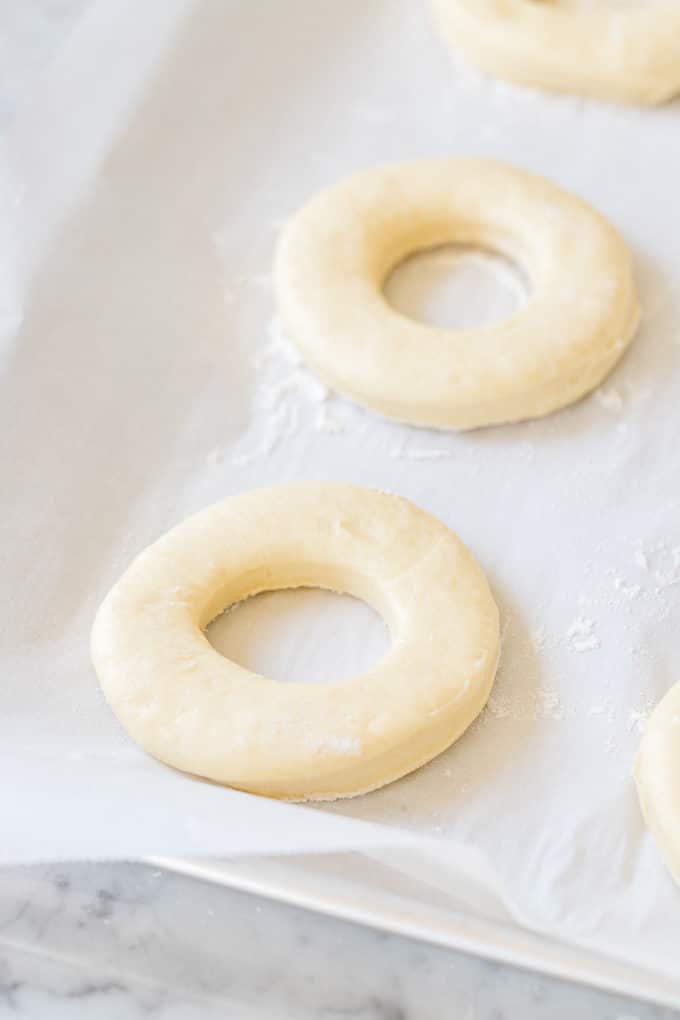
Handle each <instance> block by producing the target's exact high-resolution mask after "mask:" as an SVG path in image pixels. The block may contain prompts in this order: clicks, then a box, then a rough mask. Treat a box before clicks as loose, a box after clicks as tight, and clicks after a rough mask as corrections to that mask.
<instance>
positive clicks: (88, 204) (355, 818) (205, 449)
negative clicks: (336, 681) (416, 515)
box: [0, 2, 680, 977]
mask: <svg viewBox="0 0 680 1020" xmlns="http://www.w3.org/2000/svg"><path fill="white" fill-rule="evenodd" d="M265 6H266V17H265V16H264V14H263V9H264V7H265ZM104 69H105V70H104ZM677 118H678V108H677V104H676V105H675V106H671V107H668V108H666V109H664V110H659V111H649V110H631V109H623V108H622V109H617V108H612V107H607V106H604V105H600V104H596V103H587V102H582V101H580V100H575V99H570V98H556V97H550V98H543V97H537V96H535V95H533V94H531V93H527V92H521V91H519V90H515V89H511V88H509V87H505V86H502V85H497V84H494V83H490V82H484V81H480V80H477V79H476V78H474V76H471V75H468V74H464V75H461V74H460V73H457V72H456V71H455V70H454V69H453V68H452V66H451V64H450V62H449V60H448V58H447V55H446V53H445V51H444V50H443V48H442V47H441V46H440V44H439V42H438V40H437V39H436V38H435V37H434V35H433V33H432V30H431V27H430V25H429V24H428V22H427V19H426V18H425V16H424V14H423V12H422V11H421V9H420V8H419V7H418V6H417V5H414V4H398V3H396V2H389V3H388V2H385V3H373V4H371V5H363V4H358V3H357V4H349V5H347V4H346V5H343V6H342V7H338V6H337V5H333V4H331V3H321V4H316V5H313V6H312V5H309V4H307V3H302V2H300V3H289V4H287V5H285V8H284V5H279V4H275V3H271V4H267V5H263V6H262V7H260V6H258V7H255V8H254V7H253V6H252V5H246V4H236V3H233V4H227V3H221V4H218V3H210V2H204V3H188V2H187V3H179V2H176V3H165V4H160V3H159V4H154V3H149V4H147V5H145V8H144V17H143V18H142V17H140V12H139V9H138V5H133V4H125V3H123V4H119V5H116V7H115V9H114V7H113V6H112V5H107V4H101V5H95V6H94V7H93V9H92V10H91V11H90V13H89V15H88V18H87V20H86V21H85V22H83V23H82V24H81V25H79V27H78V28H77V30H76V33H75V35H74V36H73V38H72V40H71V42H70V44H69V46H68V47H67V48H66V49H65V50H64V51H63V52H62V53H61V54H60V57H59V59H58V61H57V63H56V64H55V65H54V66H53V67H52V69H51V70H50V74H49V76H48V78H47V79H46V80H45V82H44V85H43V87H42V89H41V90H39V91H38V93H36V95H35V98H34V100H33V102H32V103H31V105H30V106H29V107H28V108H25V109H24V110H23V111H22V112H21V114H20V116H18V117H17V118H16V123H15V125H14V129H13V132H12V133H11V134H10V136H9V139H8V145H7V150H6V153H5V157H6V158H5V161H4V163H3V172H2V188H3V190H2V193H1V195H0V203H1V204H2V209H3V215H2V217H1V218H0V219H1V222H2V226H1V227H0V230H2V235H1V237H0V239H1V241H2V244H1V246H0V274H1V276H0V278H1V279H2V281H3V291H2V308H0V315H1V319H0V321H1V322H2V326H3V334H2V378H1V380H0V391H1V392H0V419H1V420H0V430H1V431H0V434H2V436H3V453H2V457H3V463H2V471H3V474H2V478H3V487H2V499H3V508H2V520H3V527H4V529H5V532H6V536H7V540H6V541H4V542H3V557H4V560H5V562H4V563H3V569H2V574H1V581H0V585H1V586H2V594H3V612H2V624H1V625H2V654H3V675H4V676H5V677H6V683H5V685H3V691H2V695H1V696H2V713H1V715H0V747H1V748H2V755H3V758H4V759H5V762H6V767H5V769H4V770H3V779H2V781H1V782H2V786H1V787H0V790H1V793H0V797H1V802H0V806H1V809H2V813H3V818H4V819H5V823H6V826H7V828H6V831H7V835H8V838H7V839H6V840H3V842H2V846H1V848H0V853H2V855H3V859H4V860H8V861H9V860H24V859H31V858H32V859H35V858H36V857H39V856H70V857H74V856H118V855H125V856H132V855H138V854H142V853H149V852H153V853H164V854H171V853H184V854H189V853H206V854H213V855H218V854H220V855H223V854H227V853H232V852H233V853H236V852H243V851H245V850H253V849H255V850H270V851H272V850H277V851H278V850H289V849H307V848H316V849H318V848H331V847H333V848H335V847H343V846H348V845H352V846H364V847H366V846H371V845H374V844H377V843H382V844H384V845H388V844H389V845H392V844H399V843H400V842H401V843H404V842H405V840H406V837H405V836H404V835H403V834H404V833H411V834H413V835H414V836H416V837H418V838H421V837H423V836H424V837H427V838H428V840H429V842H428V843H427V844H426V843H425V842H423V843H422V853H421V852H420V851H419V852H418V853H419V856H416V857H414V858H413V860H414V861H415V862H416V864H415V865H414V866H417V862H418V861H423V862H426V863H425V867H426V874H427V876H428V878H429V880H430V881H431V882H432V883H433V884H435V885H436V884H437V883H440V884H441V886H442V888H447V889H448V888H450V887H454V888H455V875H456V873H457V870H458V864H459V862H460V860H461V857H462V859H463V860H464V861H465V862H466V867H467V866H468V862H469V859H470V858H469V855H467V854H462V851H461V846H467V847H472V848H474V849H475V851H476V852H477V853H478V854H479V858H475V861H476V868H477V871H478V873H479V874H481V875H483V876H484V875H489V876H492V877H491V878H490V882H491V883H492V884H496V883H497V884H498V887H499V888H500V891H501V895H502V899H503V901H504V903H505V906H506V908H507V909H508V910H509V911H510V913H511V914H512V915H513V916H516V917H518V918H520V919H521V920H523V921H525V922H527V923H528V924H530V925H531V926H534V927H537V928H539V929H542V930H549V931H552V932H555V933H559V934H560V935H561V936H563V937H565V938H568V939H569V940H571V941H574V942H577V943H579V944H582V945H590V946H595V947H598V948H600V949H601V950H603V951H605V952H608V953H611V954H612V955H615V956H618V957H620V958H623V959H629V960H631V961H636V962H638V963H641V964H645V965H647V966H648V967H649V968H651V969H653V970H655V971H656V972H657V973H659V974H665V975H666V976H668V977H674V976H677V949H676V942H677V940H676V939H675V935H676V932H677V926H678V918H679V917H680V902H679V900H678V894H677V891H676V890H675V888H674V887H673V885H672V883H671V882H670V880H669V879H668V878H667V876H666V875H665V873H664V871H663V868H662V866H661V864H660V862H659V861H658V858H657V855H656V852H655V850H654V847H653V846H652V844H651V840H650V838H649V836H648V835H647V834H646V833H645V831H644V829H643V826H642V824H641V821H640V817H639V812H638V808H637V802H636V797H635V793H634V789H633V786H632V783H631V780H630V776H629V771H630V765H631V761H632V756H633V754H634V751H635V748H636V746H637V743H638V740H639V733H638V732H637V728H638V723H639V722H640V720H641V718H642V716H643V715H644V713H645V712H646V710H647V708H648V706H649V704H650V703H653V702H654V701H656V700H657V699H658V697H660V695H661V694H662V693H663V692H664V691H665V690H666V689H667V688H668V686H669V685H670V684H671V683H672V682H673V681H674V679H675V676H674V659H673V652H674V645H676V642H674V640H673V639H674V631H675V619H677V610H678V585H677V584H676V582H678V581H680V555H679V554H678V553H677V552H676V551H675V550H677V549H678V547H680V525H678V523H677V521H678V514H677V509H678V506H679V505H680V492H679V491H678V481H677V479H678V468H679V467H680V464H679V463H678V461H679V460H680V456H679V455H678V452H677V442H676V438H675V434H676V424H675V414H674V412H675V413H677V410H676V409H677V406H678V397H679V396H680V375H679V370H680V366H679V364H678V355H679V353H680V348H679V346H678V336H679V335H680V330H679V327H680V301H679V299H678V293H677V290H676V282H675V279H674V274H675V272H676V271H677V270H676V267H677V265H678V261H679V259H678V256H679V255H680V240H679V238H678V235H677V232H676V231H675V229H674V227H673V222H672V216H673V209H674V200H675V188H676V180H677V167H678V159H679V157H680V134H679V133H678V130H677ZM424 154H425V155H426V154H461V155H462V154H465V155H469V154H476V155H490V156H498V157H501V158H505V159H510V160H513V161H515V162H517V163H519V164H521V165H524V166H526V167H528V168H530V169H533V170H537V171H539V172H543V173H545V174H547V175H549V176H550V177H552V178H553V179H555V180H557V181H558V182H560V183H562V184H564V185H565V186H567V187H569V188H571V189H573V190H575V191H577V192H579V193H580V194H581V195H583V196H584V197H586V198H588V199H589V200H591V201H592V202H594V203H595V204H596V205H597V206H598V207H599V208H600V209H601V210H602V211H603V212H605V213H606V214H607V215H609V216H610V217H611V218H612V219H613V220H614V222H615V223H617V225H618V226H619V227H620V228H621V229H622V231H623V233H624V235H625V236H626V238H627V240H628V241H629V243H630V244H631V246H632V247H633V249H634V252H635V257H636V263H637V267H638V278H639V282H640V286H641V291H642V296H643V301H644V304H645V307H646V311H647V316H646V322H645V325H644V328H643V330H642V332H641V334H640V337H639V339H638V341H637V343H636V345H635V347H634V349H633V350H632V351H631V353H630V354H629V355H628V357H627V358H626V360H625V362H624V363H623V365H622V366H621V367H620V368H619V369H618V370H617V372H616V373H615V375H614V377H613V378H612V380H611V381H610V382H609V383H608V384H607V386H606V387H605V389H604V391H603V393H601V394H600V396H599V398H598V397H597V396H595V397H593V398H590V399H588V400H587V401H584V402H582V403H581V404H579V405H578V406H577V407H575V408H573V409H571V410H569V411H566V412H564V413H562V414H560V415H557V416H554V417H553V418H550V419H546V420H545V421H542V422H538V423H534V424H530V425H523V426H516V427H513V428H502V429H494V430H489V431H486V432H481V433H472V434H468V435H463V436H454V435H447V434H433V433H429V432H424V431H416V430H412V429H408V428H403V427H400V426H395V425H390V424H386V423H384V422H381V421H379V420H378V419H377V418H375V417H373V416H372V415H370V414H368V413H366V412H363V411H361V410H359V409H356V408H353V407H351V406H350V405H349V404H347V403H346V402H344V401H341V400H337V399H335V398H332V399H330V400H322V399H321V398H322V397H323V393H322V391H321V390H320V389H319V387H317V386H316V385H315V384H314V383H313V382H311V381H309V380H308V379H307V377H306V376H305V373H304V372H302V371H301V370H300V369H299V368H296V367H295V365H294V364H293V363H292V362H291V360H290V358H289V356H288V355H287V354H286V353H285V351H284V350H282V349H281V348H280V347H279V346H277V345H276V344H274V345H273V346H272V345H271V340H272V338H274V339H275V338H276V328H275V325H274V326H273V325H272V315H273V311H274V309H273V306H272V299H271V292H270V281H269V279H268V273H269V269H270V264H271V255H272V249H273V245H274V243H275V237H276V229H277V226H278V224H279V223H280V221H281V220H282V219H285V217H286V216H287V215H289V214H290V213H291V212H292V211H293V210H294V209H295V208H296V207H297V206H298V205H299V204H300V203H301V202H302V201H304V200H305V199H306V198H307V197H308V195H310V194H311V193H312V192H313V191H314V190H316V189H317V188H319V187H321V186H323V185H325V184H329V183H332V182H333V181H334V180H336V179H337V178H338V177H339V176H340V175H342V174H344V173H346V172H349V171H351V170H353V169H357V168H359V167H361V166H365V165H367V164H370V163H374V162H378V161H382V160H388V159H394V158H401V157H411V156H415V155H424ZM313 476H316V477H329V478H344V479H347V480H350V481H354V482H358V483H361V484H367V485H373V486H377V487H382V488H390V489H393V490H395V491H398V492H400V493H402V494H404V495H406V496H408V497H409V498H411V499H413V500H414V501H415V502H417V503H419V504H420V505H421V506H423V507H425V508H426V509H428V510H430V511H432V512H433V513H436V514H438V515H439V516H440V517H441V518H442V519H443V520H445V521H446V522H447V523H448V524H449V525H450V526H452V527H453V528H455V529H456V530H457V531H458V532H459V533H460V535H461V536H462V537H463V539H464V540H465V541H466V542H467V544H468V545H469V546H470V548H471V549H472V550H473V552H474V553H475V554H476V555H477V556H478V557H479V559H480V560H481V562H482V563H483V564H484V566H485V567H486V569H487V570H488V572H489V576H490V580H491V583H492V586H493V588H494V591H495V592H496V595H497V597H498V599H499V602H500V604H501V606H502V609H503V615H504V621H505V626H506V631H505V643H504V654H503V661H502V666H501V671H500V673H499V677H498V682H497V686H496V689H495V692H494V695H493V697H492V700H491V702H490V705H489V708H488V709H487V710H486V711H485V713H484V714H483V716H482V717H481V718H480V720H479V722H478V723H477V724H476V725H475V726H474V727H473V729H472V730H471V731H470V733H469V734H468V735H467V736H466V737H465V738H464V739H462V740H461V741H459V743H458V744H457V745H456V746H455V747H453V748H452V749H451V750H450V751H449V752H447V753H446V754H445V755H443V756H441V757H440V758H439V759H437V760H436V761H435V762H433V763H432V764H431V765H430V766H428V767H427V768H425V769H423V770H420V771H419V772H418V773H417V774H415V775H413V776H411V777H408V778H407V779H405V780H403V781H401V782H400V783H398V784H394V785H393V786H391V787H388V788H387V789H385V790H384V791H380V792H378V793H376V794H373V795H371V796H370V797H366V798H362V799H359V800H357V801H352V802H346V803H342V804H339V805H335V806H330V807H329V806H326V807H324V808H321V809H313V808H297V807H291V806H286V805H280V804H272V803H269V802H264V801H259V800H256V799H252V798H248V797H244V796H242V795H240V794H236V793H233V792H231V791H226V790H220V789H217V788H214V787H211V786H208V785H205V784H200V783H198V782H196V781H193V780H190V779H187V778H184V777H182V776H178V775H176V774H175V773H172V772H170V771H168V770H166V769H164V768H163V767H162V766H159V765H157V764H155V763H154V762H152V761H149V760H147V759H146V758H145V757H144V756H143V755H142V754H141V752H138V751H137V750H136V749H135V748H134V747H132V746H131V745H130V744H129V742H128V741H127V740H126V739H125V737H124V736H123V735H122V734H121V733H120V731H119V729H118V727H117V725H116V723H115V721H114V720H113V718H112V716H111V715H110V713H109V712H108V710H107V709H106V708H105V706H104V705H103V703H102V701H101V698H100V696H99V693H98V691H97V687H96V683H95V681H94V677H93V674H92V671H91V668H90V666H89V661H88V655H87V636H88V632H89V626H90V623H91V619H92V615H93V613H94V611H95V608H96V605H97V604H98V602H99V600H100V599H101V597H102V595H103V594H104V592H105V591H106V590H107V588H108V587H109V586H110V584H111V583H112V582H113V581H114V580H115V579H116V577H117V576H118V575H119V573H120V572H121V571H122V570H123V569H124V567H125V566H126V565H127V563H128V562H129V559H130V558H131V556H132V555H134V553H135V552H136V551H138V550H139V549H141V548H143V547H144V546H145V545H146V544H147V543H148V542H149V541H151V540H153V538H155V537H156V536H157V535H159V534H160V533H161V532H162V531H163V530H165V529H166V528H167V527H168V526H169V525H171V524H172V523H174V522H175V521H177V520H179V519H181V517H183V516H184V515H185V514H187V513H189V512H191V511H193V510H196V509H199V508H201V507H202V506H204V505H205V504H207V503H209V502H211V501H213V500H215V499H219V498H221V497H223V496H225V495H228V494H229V493H230V492H235V491H239V490H241V489H243V488H247V487H250V486H253V485H256V484H261V483H265V482H266V483H270V482H273V481H283V480H287V479H289V478H296V477H313ZM318 608H319V607H318V604H317V605H315V606H314V607H312V609H310V612H314V613H316V612H317V611H318ZM238 612H247V610H239V611H238ZM348 613H351V614H352V616H351V617H346V621H347V622H351V621H352V620H361V626H360V627H358V628H357V629H356V630H355V632H354V634H353V636H352V639H348V640H346V641H343V642H342V644H343V646H344V647H345V648H346V652H347V661H346V665H347V668H355V667H356V664H361V663H362V662H363V660H362V658H361V656H362V655H364V654H366V652H367V651H370V649H366V648H365V647H362V635H364V634H366V635H371V634H374V631H373V630H371V622H370V618H369V617H368V616H367V615H366V614H362V615H360V616H359V617H356V616H355V615H354V614H355V613H356V609H355V607H351V608H349V609H348ZM236 615H237V614H234V616H236ZM268 626H269V625H268ZM270 636H271V631H270ZM374 636H375V635H374ZM313 637H314V635H313V634H310V640H309V642H308V643H304V644H303V643H302V642H299V641H298V642H295V641H289V640H287V639H286V640H284V639H283V638H282V639H281V648H280V654H279V655H278V656H277V661H279V662H282V663H287V666H286V670H290V671H291V675H292V671H297V670H300V671H302V670H303V669H304V668H305V663H307V664H308V665H309V663H310V659H309V656H310V648H312V652H311V654H312V655H317V654H319V647H320V646H319V645H318V644H317V645H315V644H314V643H313ZM337 649H338V645H334V647H333V649H332V650H333V651H334V652H335V653H336V654H334V655H333V668H335V666H336V664H338V665H339V663H338V660H337ZM375 650H378V645H377V644H376V646H375ZM257 654H265V655H267V654H269V653H267V652H266V651H265V652H264V653H262V652H261V651H260V652H258V653H257ZM370 823H373V824H370ZM376 823H377V825H376ZM426 855H427V856H426ZM435 858H437V864H438V869H437V870H435V869H434V866H433V860H434V859H435Z"/></svg>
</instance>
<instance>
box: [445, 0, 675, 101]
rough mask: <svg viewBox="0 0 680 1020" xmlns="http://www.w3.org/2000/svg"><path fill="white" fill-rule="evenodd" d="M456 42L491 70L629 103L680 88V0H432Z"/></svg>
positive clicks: (449, 36)
mask: <svg viewBox="0 0 680 1020" xmlns="http://www.w3.org/2000/svg"><path fill="white" fill-rule="evenodd" d="M431 3H432V9H433V11H434V15H435V19H436V21H437V24H438V26H439V29H440V31H441V33H442V35H443V36H444V38H445V39H446V40H447V41H448V42H449V43H450V45H451V46H452V47H453V48H454V49H455V50H457V51H459V52H460V53H462V54H463V55H464V56H465V57H467V59H468V60H470V61H471V62H472V63H474V64H476V65H477V66H478V67H480V68H481V69H482V70H484V71H487V72H488V73H490V74H494V75H498V76H499V77H501V78H507V79H509V80H511V81H516V82H520V83H521V84H523V85H531V86H535V87H537V88H545V89H554V90H559V91H566V92H576V93H581V94H583V95H589V96H597V97H599V98H602V99H612V100H617V101H620V102H630V103H650V104H651V103H662V102H664V101H666V100H668V99H671V98H672V97H673V96H675V95H677V94H678V93H679V92H680V4H678V2H677V0H666V2H659V3H653V4H652V3H649V2H648V0H639V3H638V4H636V5H630V6H628V5H627V6H626V7H625V8H623V7H622V8H621V9H619V10H617V9H613V8H611V7H610V8H609V9H607V8H606V7H605V6H604V5H602V4H601V3H600V4H599V5H598V3H597V2H596V0H591V3H590V4H585V3H584V4H583V5H582V6H580V5H579V6H574V5H573V3H570V2H567V0H431Z"/></svg>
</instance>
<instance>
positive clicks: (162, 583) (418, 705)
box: [92, 482, 499, 800]
mask: <svg viewBox="0 0 680 1020" xmlns="http://www.w3.org/2000/svg"><path fill="white" fill-rule="evenodd" d="M302 586H306V587H309V586H312V587H319V588H330V589H334V590H337V591H343V592H348V593H350V594H352V595H356V596H357V597H358V598H361V599H364V600H365V601H366V602H368V603H369V604H370V605H372V606H373V607H374V608H375V609H377V610H378V612H380V613H382V615H383V617H384V619H385V620H386V622H387V624H388V626H389V628H390V633H391V637H392V647H391V650H390V651H389V652H388V653H387V654H386V655H385V656H384V657H383V658H382V659H381V660H380V661H379V662H378V664H377V665H376V666H375V667H374V668H373V669H371V670H368V671H367V672H365V673H362V674H360V675H359V676H356V677H354V678H352V679H350V680H347V681H342V682H338V683H331V684H318V685H309V684H303V683H277V682H276V681H274V680H270V679H267V678H266V677H263V676H259V675H258V674H256V673H251V672H249V671H248V670H247V669H243V668H242V667H241V666H239V665H237V664H236V663H235V662H232V661H230V660H229V659H226V658H224V657H223V656H221V655H220V654H219V653H218V652H217V651H216V650H215V649H214V648H213V647H212V645H211V644H210V643H209V641H208V640H207V638H206V637H205V634H204V633H203V631H204V629H205V627H206V626H207V625H208V623H209V622H210V621H211V620H213V619H214V618H215V617H216V616H217V615H218V614H219V613H221V612H222V611H223V610H224V609H225V607H227V606H229V605H232V604H234V603H236V602H238V601H240V600H242V599H246V598H248V597H249V596H250V595H255V594H256V593H257V592H261V591H271V590H275V589H280V588H297V587H302ZM498 648H499V631H498V611H497V609H496V605H495V603H494V600H493V598H492V596H491V593H490V591H489V587H488V584H487V582H486V579H485V577H484V574H483V573H482V571H481V569H480V568H479V566H478V565H477V564H476V562H475V561H474V559H473V558H472V557H471V556H470V554H469V553H468V552H467V550H466V549H465V547H464V546H463V544H462V543H461V542H460V541H459V539H458V538H456V536H455V535H454V534H453V533H452V532H451V531H449V530H448V528H446V527H445V526H444V525H443V524H442V523H441V522H439V521H437V520H435V519H434V518H433V517H430V516H429V514H426V513H424V512H423V511H422V510H419V509H418V508H417V507H415V506H414V505H413V504H412V503H409V502H408V501H407V500H405V499H401V498H399V497H397V496H393V495H389V494H387V493H383V492H375V491H372V490H369V489H362V488H357V487H356V486H352V485H345V484H339V483H331V482H298V483H292V484H289V485H282V486H278V487H274V488H269V489H259V490H255V491H252V492H246V493H243V494H241V495H238V496H233V497H231V498H229V499H226V500H225V501H224V502H222V503H218V504H216V505H214V506H211V507H209V508H208V509H207V510H204V511H203V512H202V513H198V514H196V515H195V516H193V517H190V518H188V520H185V521H184V522H183V523H182V524H180V525H178V526H177V527H176V528H174V529H173V530H172V531H170V532H168V534H166V535H165V536H164V537H163V538H161V539H160V540H159V541H157V542H156V543H155V544H154V545H152V546H151V547H150V548H149V549H147V550H146V551H145V552H143V553H142V554H141V555H140V556H139V557H138V558H137V559H136V560H135V561H134V562H133V564H132V565H131V566H130V568H129V569H128V570H127V571H126V573H125V574H124V575H123V577H122V578H121V579H120V580H119V581H118V583H117V584H116V585H115V586H114V588H113V589H112V590H111V592H110V593H109V594H108V596H107V597H106V599H105V601H104V603H103V604H102V606H101V608H100V610H99V613H98V615H97V618H96V621H95V624H94V628H93V631H92V658H93V661H94V665H95V668H96V671H97V674H98V676H99V680H100V682H101V686H102V689H103V691H104V694H105V696H106V698H107V700H108V702H109V704H110V705H111V707H112V708H113V710H114V712H115V713H116V715H117V716H118V718H119V720H120V721H121V723H122V724H123V726H124V727H125V729H126V730H127V731H128V733H129V734H130V735H131V736H132V737H133V738H134V740H136V741H137V743H138V744H140V745H141V746H142V747H143V748H144V749H145V750H146V751H148V752H149V753H150V754H152V755H154V756H155V757H156V758H159V759H160V760H161V761H164V762H166V763H167V764H168V765H173V766H174V767H175V768H178V769H182V770H183V771H185V772H191V773H194V774H196V775H199V776H205V777H206V778H208V779H212V780H215V781H217V782H219V783H225V784H227V785H229V786H234V787H238V788H240V789H242V790H249V791H251V792H253V793H259V794H265V795H267V796H270V797H280V798H285V799H287V800H324V799H333V798H336V797H350V796H353V795H355V794H358V793H362V792H366V791H368V790H373V789H375V788H376V787H379V786H382V785H383V784H385V783H389V782H391V781H392V780H394V779H398V778H399V777H400V776H403V775H404V774H405V773H407V772H411V771H412V770H413V769H415V768H418V766H420V765H422V764H424V763H425V762H427V761H429V760H430V759H431V758H433V757H434V756H435V755H437V754H439V753H440V751H443V750H444V749H445V748H446V747H448V746H449V744H451V743H452V742H453V741H454V740H456V739H457V737H459V736H460V735H461V733H463V731H464V730H465V729H467V727H468V726H469V725H470V723H471V722H472V720H473V719H474V718H475V717H476V716H477V714H478V713H479V712H480V711H481V709H482V707H483V706H484V704H485V702H486V700H487V697H488V695H489V691H490V689H491V685H492V683H493V678H494V674H495V670H496V661H497V656H498Z"/></svg>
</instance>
